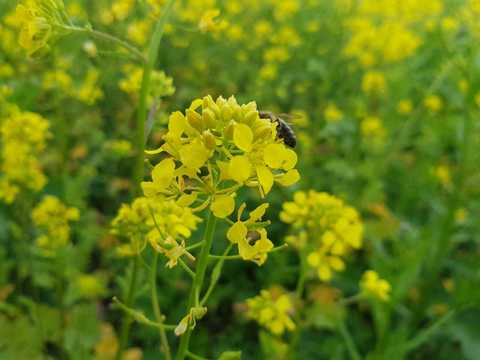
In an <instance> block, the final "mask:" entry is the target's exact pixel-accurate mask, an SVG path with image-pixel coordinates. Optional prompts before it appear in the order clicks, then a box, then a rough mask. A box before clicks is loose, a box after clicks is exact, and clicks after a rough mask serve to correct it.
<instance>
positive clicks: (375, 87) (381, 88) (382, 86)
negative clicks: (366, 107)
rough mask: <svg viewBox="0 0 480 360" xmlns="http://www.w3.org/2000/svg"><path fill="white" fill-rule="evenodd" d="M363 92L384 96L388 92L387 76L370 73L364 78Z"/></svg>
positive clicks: (377, 72) (376, 72)
mask: <svg viewBox="0 0 480 360" xmlns="http://www.w3.org/2000/svg"><path fill="white" fill-rule="evenodd" d="M362 90H363V91H364V92H365V93H368V94H383V93H385V91H386V83H385V76H384V75H383V73H381V72H379V71H368V72H367V73H365V75H363V78H362Z"/></svg>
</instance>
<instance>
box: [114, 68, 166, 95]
mask: <svg viewBox="0 0 480 360" xmlns="http://www.w3.org/2000/svg"><path fill="white" fill-rule="evenodd" d="M123 71H124V73H125V74H127V77H126V78H125V79H122V80H120V82H119V84H118V85H119V87H120V89H121V90H122V91H124V92H126V93H127V94H129V95H130V96H132V97H135V96H138V93H139V92H140V88H141V86H142V77H143V69H142V68H141V67H139V66H135V65H131V64H127V65H125V66H124V68H123ZM151 77H152V79H151V84H152V85H151V93H150V94H149V102H150V103H151V102H152V100H153V99H155V98H159V97H163V96H169V95H172V94H173V93H174V92H175V87H174V86H173V79H172V78H171V77H168V76H167V75H166V74H165V73H164V72H163V71H156V70H154V71H153V72H152V74H151Z"/></svg>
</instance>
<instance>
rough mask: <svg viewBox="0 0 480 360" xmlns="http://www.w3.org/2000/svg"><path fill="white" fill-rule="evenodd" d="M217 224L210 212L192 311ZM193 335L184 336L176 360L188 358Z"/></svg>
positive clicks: (189, 306)
mask: <svg viewBox="0 0 480 360" xmlns="http://www.w3.org/2000/svg"><path fill="white" fill-rule="evenodd" d="M216 222H217V218H216V217H215V215H213V213H212V212H210V213H209V215H208V220H207V226H206V228H205V233H204V239H203V240H204V244H203V246H202V250H201V252H200V256H199V258H198V263H197V267H196V269H195V270H196V271H195V278H194V280H193V284H192V288H191V289H190V295H189V298H188V307H187V309H191V308H192V307H194V306H195V305H196V304H197V303H198V302H199V299H198V298H199V294H200V292H201V290H202V287H203V281H204V279H205V272H206V270H207V266H208V260H209V254H210V250H211V248H212V243H213V237H214V234H215V225H216ZM191 333H192V329H191V328H189V329H187V331H186V332H185V334H183V335H182V338H181V340H180V346H179V348H178V353H177V356H176V360H183V359H185V356H187V353H188V345H189V343H190V336H191Z"/></svg>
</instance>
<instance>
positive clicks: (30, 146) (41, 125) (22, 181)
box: [0, 110, 50, 203]
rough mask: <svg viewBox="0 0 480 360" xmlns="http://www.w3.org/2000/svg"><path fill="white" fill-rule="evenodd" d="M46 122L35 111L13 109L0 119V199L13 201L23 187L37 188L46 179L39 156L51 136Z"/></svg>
mask: <svg viewBox="0 0 480 360" xmlns="http://www.w3.org/2000/svg"><path fill="white" fill-rule="evenodd" d="M48 128H49V123H48V121H47V120H46V119H44V118H43V117H41V116H40V115H38V114H34V113H30V112H20V111H18V110H17V111H13V112H12V113H11V114H10V115H9V116H8V117H7V118H6V119H4V120H3V121H0V136H1V164H0V169H1V172H2V175H1V176H0V199H1V200H3V201H5V202H6V203H12V202H13V201H14V200H15V198H16V197H17V194H18V193H19V192H20V190H21V189H22V188H25V189H28V190H31V191H39V190H41V189H42V188H43V186H44V185H45V183H46V182H47V178H46V177H45V175H44V174H43V171H42V167H41V165H40V160H39V157H40V156H41V154H42V153H43V152H44V150H45V146H46V140H47V138H48V137H49V136H50V134H49V132H48Z"/></svg>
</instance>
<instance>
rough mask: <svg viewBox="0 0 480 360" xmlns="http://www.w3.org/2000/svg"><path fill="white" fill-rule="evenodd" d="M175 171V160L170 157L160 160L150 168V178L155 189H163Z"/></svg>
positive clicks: (168, 183)
mask: <svg viewBox="0 0 480 360" xmlns="http://www.w3.org/2000/svg"><path fill="white" fill-rule="evenodd" d="M174 173H175V161H173V159H172V158H168V159H164V160H162V161H160V162H159V163H158V164H157V165H155V167H154V168H153V170H152V180H153V183H154V184H155V187H156V188H157V191H161V190H164V189H166V188H167V187H168V185H170V183H171V182H172V180H173V177H174Z"/></svg>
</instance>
